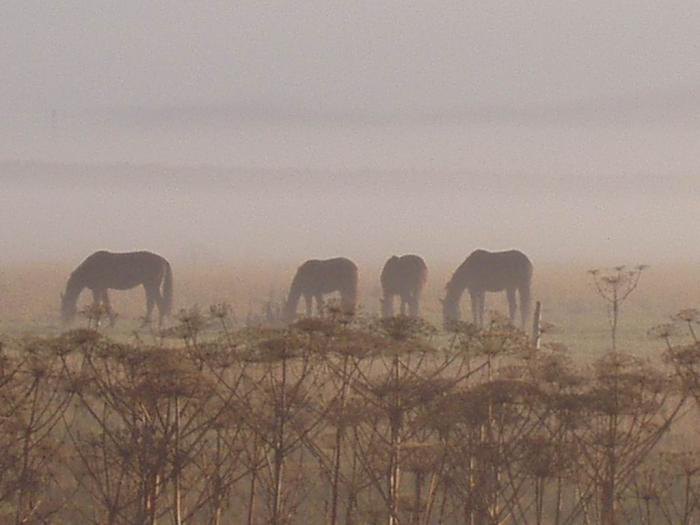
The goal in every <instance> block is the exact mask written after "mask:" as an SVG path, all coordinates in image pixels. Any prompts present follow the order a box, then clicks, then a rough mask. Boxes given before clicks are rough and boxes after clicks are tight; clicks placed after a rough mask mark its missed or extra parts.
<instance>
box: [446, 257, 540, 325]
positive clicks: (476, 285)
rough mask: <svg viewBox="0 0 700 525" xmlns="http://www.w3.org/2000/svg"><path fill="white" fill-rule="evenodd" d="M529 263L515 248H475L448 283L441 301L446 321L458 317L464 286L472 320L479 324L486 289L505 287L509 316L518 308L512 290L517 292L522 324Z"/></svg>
mask: <svg viewBox="0 0 700 525" xmlns="http://www.w3.org/2000/svg"><path fill="white" fill-rule="evenodd" d="M531 281H532V263H531V262H530V259H528V258H527V256H526V255H525V254H524V253H522V252H519V251H517V250H509V251H506V252H487V251H485V250H476V251H474V252H472V253H471V255H469V257H467V258H466V260H465V261H464V262H463V263H462V264H461V265H460V267H459V268H457V270H456V271H455V273H454V274H453V275H452V278H451V279H450V282H448V283H447V286H446V287H445V290H446V292H447V295H446V296H445V299H444V300H443V301H442V314H443V320H444V322H445V323H447V322H449V321H452V320H459V319H460V317H461V315H460V309H459V301H460V299H461V297H462V293H463V292H464V290H465V289H468V290H469V295H470V296H471V302H472V316H473V319H474V323H475V324H476V325H477V326H479V327H481V326H483V323H484V303H485V295H486V292H501V291H503V290H505V291H506V294H507V296H508V310H509V315H510V320H511V322H513V321H514V320H515V312H516V308H517V303H516V297H515V293H516V291H517V292H518V295H519V296H520V315H521V322H522V327H523V328H525V323H526V322H527V320H528V318H529V316H530V284H531Z"/></svg>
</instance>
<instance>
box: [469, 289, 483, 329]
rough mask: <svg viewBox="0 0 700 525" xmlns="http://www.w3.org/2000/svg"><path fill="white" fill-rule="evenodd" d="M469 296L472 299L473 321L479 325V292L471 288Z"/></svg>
mask: <svg viewBox="0 0 700 525" xmlns="http://www.w3.org/2000/svg"><path fill="white" fill-rule="evenodd" d="M469 298H470V299H471V300H472V321H473V322H474V324H475V325H476V326H478V327H480V324H479V293H478V292H472V291H471V290H469Z"/></svg>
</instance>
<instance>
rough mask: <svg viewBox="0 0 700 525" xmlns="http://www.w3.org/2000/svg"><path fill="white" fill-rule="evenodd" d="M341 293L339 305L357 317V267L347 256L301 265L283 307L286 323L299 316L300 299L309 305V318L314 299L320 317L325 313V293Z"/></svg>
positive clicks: (307, 309) (344, 311)
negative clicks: (302, 297) (297, 312)
mask: <svg viewBox="0 0 700 525" xmlns="http://www.w3.org/2000/svg"><path fill="white" fill-rule="evenodd" d="M333 292H340V306H341V309H342V312H343V313H345V314H349V315H351V314H354V312H355V307H356V304H357V266H356V265H355V263H354V262H352V261H351V260H349V259H346V258H344V257H336V258H333V259H326V260H318V259H311V260H309V261H306V262H305V263H304V264H302V265H301V266H299V268H298V269H297V272H296V274H295V275H294V279H293V280H292V284H291V286H290V287H289V295H288V297H287V302H286V303H285V306H284V314H285V318H286V319H287V320H292V319H294V318H295V317H296V311H297V304H298V303H299V299H300V298H301V296H302V295H303V296H304V300H305V302H306V315H307V316H311V314H312V311H313V299H315V300H316V309H317V312H318V315H322V314H323V296H324V294H328V293H333Z"/></svg>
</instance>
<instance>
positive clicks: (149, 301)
mask: <svg viewBox="0 0 700 525" xmlns="http://www.w3.org/2000/svg"><path fill="white" fill-rule="evenodd" d="M143 289H144V291H145V292H146V317H144V318H143V324H144V325H147V324H151V316H152V315H153V306H154V305H155V301H156V298H155V294H154V293H153V287H152V286H149V285H147V284H144V285H143Z"/></svg>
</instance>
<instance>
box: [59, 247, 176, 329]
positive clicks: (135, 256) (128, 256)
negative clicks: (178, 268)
mask: <svg viewBox="0 0 700 525" xmlns="http://www.w3.org/2000/svg"><path fill="white" fill-rule="evenodd" d="M139 285H143V288H144V290H145V291H146V317H145V322H146V323H149V322H150V321H151V314H152V312H153V306H154V305H157V306H158V313H159V323H162V322H163V318H164V317H165V316H167V315H169V314H170V312H171V310H172V304H173V273H172V270H171V268H170V263H169V262H168V261H167V260H165V259H164V258H163V257H161V256H160V255H156V254H155V253H151V252H145V251H141V252H127V253H112V252H108V251H98V252H95V253H93V254H92V255H90V256H89V257H88V258H87V259H85V260H84V261H83V262H82V263H80V265H79V266H78V267H77V268H76V269H75V270H74V271H73V273H71V274H70V277H69V278H68V282H67V283H66V291H65V293H63V294H61V317H62V320H63V322H64V323H68V322H70V321H71V320H72V319H73V318H74V317H75V314H76V310H77V307H76V304H77V302H78V297H79V296H80V293H81V292H82V291H83V289H84V288H89V289H90V290H91V291H92V298H93V301H94V304H95V305H99V304H100V302H101V303H102V304H103V305H104V307H105V309H106V311H107V314H108V316H109V320H110V324H111V325H114V322H115V319H116V315H115V314H114V313H113V312H112V306H111V305H110V302H109V296H108V295H107V290H109V289H112V290H129V289H131V288H135V287H136V286H139ZM161 285H162V291H161Z"/></svg>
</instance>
